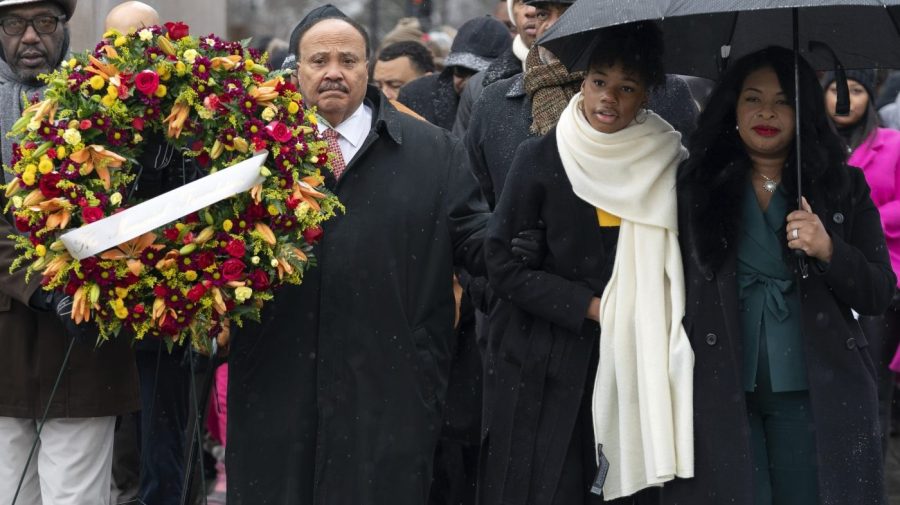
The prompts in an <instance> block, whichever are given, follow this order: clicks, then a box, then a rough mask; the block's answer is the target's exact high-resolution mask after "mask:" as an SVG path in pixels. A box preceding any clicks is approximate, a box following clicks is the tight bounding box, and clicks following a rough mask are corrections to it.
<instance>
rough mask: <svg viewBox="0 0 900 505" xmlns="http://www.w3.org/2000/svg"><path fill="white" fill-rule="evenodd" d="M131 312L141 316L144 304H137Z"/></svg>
mask: <svg viewBox="0 0 900 505" xmlns="http://www.w3.org/2000/svg"><path fill="white" fill-rule="evenodd" d="M133 310H134V312H135V313H136V314H143V313H144V304H143V303H139V304H137V305H135V306H134V309H133Z"/></svg>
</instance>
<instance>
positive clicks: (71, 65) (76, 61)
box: [69, 58, 78, 68]
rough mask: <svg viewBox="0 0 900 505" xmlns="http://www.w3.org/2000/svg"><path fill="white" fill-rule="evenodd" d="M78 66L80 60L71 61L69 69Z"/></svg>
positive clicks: (72, 59) (73, 59)
mask: <svg viewBox="0 0 900 505" xmlns="http://www.w3.org/2000/svg"><path fill="white" fill-rule="evenodd" d="M77 64H78V60H76V59H75V58H71V59H69V68H75V65H77Z"/></svg>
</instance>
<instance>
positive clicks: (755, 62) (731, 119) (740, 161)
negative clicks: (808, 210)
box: [679, 46, 848, 197]
mask: <svg viewBox="0 0 900 505" xmlns="http://www.w3.org/2000/svg"><path fill="white" fill-rule="evenodd" d="M765 67H771V68H772V69H774V70H775V74H776V75H777V76H778V81H779V82H780V84H781V89H782V90H784V93H785V95H786V96H787V99H788V103H790V105H791V106H792V107H793V105H794V103H795V101H794V54H793V52H792V51H790V50H788V49H785V48H783V47H775V46H770V47H768V48H766V49H763V50H760V51H757V52H755V53H752V54H749V55H747V56H744V57H743V58H741V59H739V60H738V61H736V62H735V63H734V64H733V65H732V66H731V67H729V68H728V69H727V70H726V72H725V74H724V75H723V76H722V78H721V80H720V81H719V84H718V86H716V88H715V89H714V90H713V92H712V94H711V95H710V97H709V101H708V102H707V105H706V108H705V109H704V110H703V113H701V114H700V118H699V120H698V123H697V130H696V131H695V132H694V134H693V135H692V136H691V141H690V146H691V148H690V157H689V158H688V160H687V161H686V162H685V163H684V165H683V166H682V167H681V170H680V173H679V182H680V184H688V183H691V182H700V181H702V184H704V185H707V186H709V187H716V186H720V187H725V186H728V185H738V184H740V183H741V182H742V181H743V180H744V179H745V178H746V176H747V171H749V170H750V168H751V164H750V158H749V156H748V155H747V152H746V150H745V149H744V145H743V143H742V141H741V138H740V135H739V134H738V132H737V130H736V128H735V125H737V116H736V113H735V110H736V108H737V103H738V98H739V96H740V93H741V88H742V87H743V83H744V80H745V79H746V78H747V76H748V75H749V74H751V73H753V72H754V71H756V70H759V69H761V68H765ZM799 75H800V86H799V88H800V125H799V126H798V129H799V131H800V138H801V142H802V145H801V149H802V152H801V154H802V157H803V166H802V169H801V173H802V178H803V179H802V182H803V184H804V188H811V187H812V186H815V187H817V188H821V189H823V190H824V191H825V192H826V193H827V195H825V196H828V197H836V196H838V195H839V194H840V193H841V192H842V191H843V190H845V189H846V187H847V184H846V183H847V181H848V178H847V177H848V176H847V172H846V168H845V162H846V157H847V153H846V152H845V150H844V149H843V147H842V146H843V141H842V140H841V139H840V137H839V136H838V134H837V132H836V131H835V129H834V125H833V124H832V122H831V120H830V118H829V116H828V113H827V112H826V110H825V95H824V91H823V90H822V86H821V85H820V84H819V81H818V79H816V74H815V72H814V71H813V69H812V68H811V67H810V66H809V64H808V63H807V62H806V60H804V59H803V58H800V66H799ZM791 146H792V147H791V151H790V154H789V156H788V160H787V165H786V166H785V168H784V170H783V172H782V184H784V186H785V189H787V190H788V191H789V192H790V193H791V194H795V193H796V190H797V177H796V173H797V170H796V147H794V145H793V142H792V143H791ZM804 193H806V191H804Z"/></svg>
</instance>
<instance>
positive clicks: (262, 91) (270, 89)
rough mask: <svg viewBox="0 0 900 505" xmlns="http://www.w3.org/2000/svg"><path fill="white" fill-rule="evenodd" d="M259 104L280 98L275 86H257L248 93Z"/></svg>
mask: <svg viewBox="0 0 900 505" xmlns="http://www.w3.org/2000/svg"><path fill="white" fill-rule="evenodd" d="M248 94H249V95H250V96H252V97H253V98H254V99H256V102H257V103H267V102H271V101H272V100H275V99H276V98H278V92H277V91H275V87H274V86H256V87H254V88H251V89H250V92H249V93H248Z"/></svg>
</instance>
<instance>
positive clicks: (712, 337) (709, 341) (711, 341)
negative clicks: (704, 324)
mask: <svg viewBox="0 0 900 505" xmlns="http://www.w3.org/2000/svg"><path fill="white" fill-rule="evenodd" d="M718 341H719V337H718V336H716V334H715V333H707V334H706V345H709V346H713V345H716V342H718Z"/></svg>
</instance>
